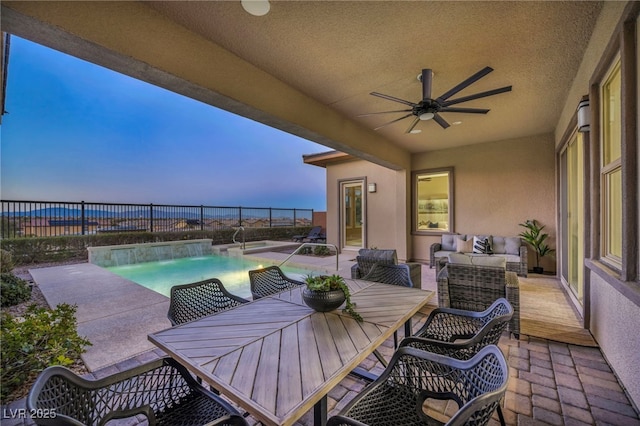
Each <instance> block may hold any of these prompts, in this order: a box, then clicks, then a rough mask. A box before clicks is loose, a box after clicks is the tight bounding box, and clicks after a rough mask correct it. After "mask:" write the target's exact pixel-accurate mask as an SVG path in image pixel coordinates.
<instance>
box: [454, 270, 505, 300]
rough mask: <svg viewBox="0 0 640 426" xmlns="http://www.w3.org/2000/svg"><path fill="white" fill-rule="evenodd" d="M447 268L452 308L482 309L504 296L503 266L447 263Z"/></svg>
mask: <svg viewBox="0 0 640 426" xmlns="http://www.w3.org/2000/svg"><path fill="white" fill-rule="evenodd" d="M447 270H448V274H449V300H450V301H451V302H450V303H451V305H450V306H451V307H452V308H456V309H466V310H471V311H484V310H485V309H487V308H488V307H489V306H491V304H492V303H493V302H495V301H496V299H499V298H501V297H505V296H506V290H505V285H506V281H505V269H504V268H500V267H492V266H473V265H461V264H449V265H447Z"/></svg>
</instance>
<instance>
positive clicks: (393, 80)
mask: <svg viewBox="0 0 640 426" xmlns="http://www.w3.org/2000/svg"><path fill="white" fill-rule="evenodd" d="M5 7H6V8H5ZM601 8H602V2H584V1H540V2H519V1H518V2H508V1H507V2H504V1H499V2H498V1H497V2H487V1H472V2H449V1H446V2H445V1H271V10H270V12H269V13H268V14H267V15H265V16H261V17H257V16H253V15H250V14H248V13H247V12H245V11H244V10H243V8H242V7H241V4H240V1H188V2H178V1H150V2H142V3H137V4H132V2H122V3H118V2H115V5H114V3H113V2H111V3H110V2H60V3H58V2H11V1H8V2H3V30H5V31H9V32H13V33H16V34H17V35H19V36H23V37H25V38H29V39H32V40H34V41H36V42H39V43H41V44H45V45H49V46H50V47H53V48H57V49H60V50H62V51H66V52H69V53H71V54H74V55H76V56H78V57H80V58H84V59H87V60H90V61H92V62H96V63H99V64H101V65H104V66H107V67H110V68H113V69H116V70H118V71H120V72H124V73H127V74H129V75H132V76H135V77H137V78H141V79H145V80H147V81H150V82H152V83H154V84H158V85H161V86H163V87H166V88H169V89H170V90H174V91H176V92H179V93H183V94H186V95H187V96H192V97H195V98H196V99H200V100H202V101H204V102H207V103H210V104H212V105H215V106H218V107H221V108H224V109H227V110H231V111H233V112H236V113H238V114H241V115H245V116H247V117H250V118H252V119H255V120H258V121H262V122H264V123H265V124H268V125H272V126H274V127H278V128H280V129H282V130H285V131H289V132H291V133H295V134H298V135H299V136H302V137H305V138H307V139H310V140H314V141H316V142H319V143H323V144H325V145H327V146H328V147H331V148H334V149H338V150H342V151H344V152H348V153H350V154H354V155H358V156H360V157H363V158H366V159H369V160H372V161H374V162H377V163H379V164H382V165H386V166H389V167H393V168H401V167H406V166H407V165H408V164H409V162H410V154H411V153H418V152H424V151H432V150H440V149H446V148H452V147H458V146H463V145H469V144H479V143H484V142H489V141H498V140H507V139H516V138H523V137H527V136H531V135H537V134H544V133H552V132H554V130H555V127H556V125H557V124H558V120H559V118H560V113H561V111H562V108H563V106H564V103H565V100H566V97H567V95H568V93H569V89H570V87H571V83H572V80H573V78H574V76H575V74H576V71H577V70H578V67H579V65H580V62H581V60H582V57H583V55H584V53H585V51H586V48H587V44H588V41H589V38H590V35H591V33H592V30H593V28H594V26H595V23H596V20H597V17H598V14H599V13H600V10H601ZM8 12H9V16H8V17H7V19H6V20H5V16H6V15H7V13H8ZM94 16H95V17H96V18H95V19H100V20H101V22H100V24H99V25H98V24H97V23H96V22H91V21H93V20H94V18H93V17H94ZM98 17H99V18H98ZM134 22H135V23H136V25H135V28H134V25H132V23H134ZM147 24H148V25H147ZM146 27H148V28H155V29H156V30H155V32H148V33H146V35H144V34H145V33H143V32H142V31H144V30H145V28H146ZM5 28H8V29H5ZM185 31H186V33H185ZM185 34H188V37H190V40H193V39H194V37H195V38H197V39H198V40H201V41H203V43H202V44H198V45H196V44H194V43H193V42H191V44H189V47H190V51H189V52H184V51H185V49H184V46H186V44H181V43H180V41H181V40H182V39H183V38H184V39H185V40H186V39H187V37H186V36H185ZM136 42H138V43H136ZM136 44H140V45H141V46H142V47H143V49H144V50H136V47H132V46H135V45H136ZM210 46H215V48H216V49H218V48H222V49H223V50H224V51H225V52H224V53H225V54H226V56H225V57H224V59H219V58H220V57H221V56H219V55H218V57H217V58H215V57H214V56H215V55H214V54H213V53H212V52H213V51H214V49H209V47H210ZM97 49H99V50H100V52H98V53H96V52H97V51H98V50H97ZM178 49H181V51H179V50H178ZM174 52H180V53H175V54H174ZM183 53H185V54H186V53H188V54H189V56H188V57H189V58H190V59H189V60H188V62H186V61H185V59H184V57H179V55H180V54H183ZM210 55H211V58H209V56H210ZM216 55H217V53H216ZM185 57H186V56H185ZM163 61H165V62H163ZM216 61H217V62H216ZM234 61H235V62H234ZM132 63H133V65H132ZM216 63H219V64H220V66H219V67H218V66H213V64H216ZM485 66H490V67H492V68H493V69H494V71H493V72H491V73H490V74H488V75H487V76H485V77H484V78H482V79H480V80H479V81H477V82H476V83H474V84H472V85H471V86H469V87H468V88H467V89H465V90H463V91H462V92H460V93H459V94H457V95H455V96H453V97H452V99H453V98H455V97H461V96H466V95H470V94H474V93H478V92H482V91H486V90H490V89H494V88H498V87H502V86H507V85H512V86H513V91H511V92H508V93H502V94H498V95H495V96H491V97H486V98H483V99H477V100H473V101H470V102H466V103H462V104H459V105H456V106H460V107H477V108H488V109H490V110H491V111H490V112H489V113H488V114H487V115H482V114H460V113H443V114H442V117H443V118H445V119H446V120H447V121H448V122H449V123H453V122H456V121H460V122H461V123H460V124H458V125H452V126H451V127H449V128H447V129H443V128H441V127H440V126H439V125H438V124H437V123H436V122H435V121H433V120H429V121H424V122H420V123H419V124H418V126H417V127H416V128H417V129H420V130H422V132H421V133H419V134H406V133H405V131H406V129H407V128H408V127H409V125H410V124H411V119H412V118H406V119H404V120H401V121H399V122H397V123H395V124H391V125H388V126H386V127H383V128H381V129H380V130H377V131H374V130H373V128H375V127H377V126H380V125H382V124H384V123H386V122H388V121H390V120H393V119H395V118H399V117H401V116H402V115H404V114H399V113H394V114H383V115H375V116H366V117H357V116H358V115H359V114H363V113H371V112H377V111H387V110H398V109H404V108H405V106H404V105H402V104H399V103H395V102H392V101H389V100H385V99H381V98H378V97H374V96H371V95H370V94H369V93H370V92H373V91H375V92H381V93H384V94H387V95H391V96H394V97H397V98H401V99H405V100H408V101H411V102H418V101H419V100H420V99H421V90H422V88H421V84H420V82H419V81H418V79H417V78H416V77H417V75H418V74H419V73H420V72H421V70H422V69H423V68H430V69H432V70H433V72H434V78H433V91H432V93H433V95H434V96H433V97H436V96H439V95H441V94H442V93H444V92H446V91H447V90H449V89H451V88H452V87H454V86H455V85H456V84H458V83H460V82H461V81H463V80H465V79H466V78H468V77H470V76H471V75H472V74H474V73H476V72H477V71H479V70H481V69H482V68H484V67H485ZM234 67H235V68H234ZM150 70H151V71H150ZM153 70H160V71H162V76H159V73H155V74H154V73H153V72H152V71H153ZM233 70H237V72H236V73H234V72H233ZM199 72H200V73H203V74H206V75H207V76H208V77H206V78H208V79H210V80H216V81H206V82H205V81H204V80H203V81H199V80H198V78H196V76H197V74H198V73H199ZM185 81H186V82H188V83H189V84H185ZM187 86H189V87H187ZM204 92H207V93H208V94H205V93H204ZM209 92H210V93H209ZM211 93H213V94H211ZM280 94H281V96H280ZM577 102H578V99H576V106H577Z"/></svg>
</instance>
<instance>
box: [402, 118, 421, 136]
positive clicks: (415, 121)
mask: <svg viewBox="0 0 640 426" xmlns="http://www.w3.org/2000/svg"><path fill="white" fill-rule="evenodd" d="M419 122H420V119H419V118H418V117H416V118H415V119H414V120H413V123H411V126H409V128H408V129H407V131H406V132H405V133H411V131H412V130H413V128H414V127H416V124H418V123H419Z"/></svg>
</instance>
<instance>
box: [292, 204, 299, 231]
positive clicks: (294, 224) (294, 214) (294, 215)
mask: <svg viewBox="0 0 640 426" xmlns="http://www.w3.org/2000/svg"><path fill="white" fill-rule="evenodd" d="M297 212H298V209H293V227H294V228H295V227H296V218H297V214H296V213H297Z"/></svg>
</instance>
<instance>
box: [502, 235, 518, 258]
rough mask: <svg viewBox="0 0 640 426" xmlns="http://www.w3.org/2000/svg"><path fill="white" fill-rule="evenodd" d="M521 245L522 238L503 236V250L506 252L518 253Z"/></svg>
mask: <svg viewBox="0 0 640 426" xmlns="http://www.w3.org/2000/svg"><path fill="white" fill-rule="evenodd" d="M521 245H522V240H520V237H507V238H505V243H504V252H505V253H506V254H520V246H521Z"/></svg>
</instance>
